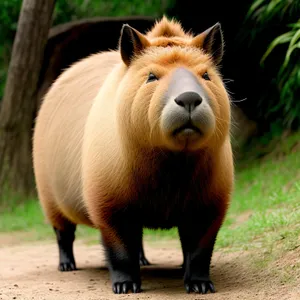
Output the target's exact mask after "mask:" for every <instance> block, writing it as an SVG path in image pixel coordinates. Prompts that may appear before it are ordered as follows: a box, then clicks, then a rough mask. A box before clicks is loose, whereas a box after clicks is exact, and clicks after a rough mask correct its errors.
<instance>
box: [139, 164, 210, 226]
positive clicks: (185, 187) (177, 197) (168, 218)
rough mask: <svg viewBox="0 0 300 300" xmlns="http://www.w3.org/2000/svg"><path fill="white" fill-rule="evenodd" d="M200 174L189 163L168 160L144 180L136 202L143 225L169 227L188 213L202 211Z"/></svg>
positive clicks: (176, 224)
mask: <svg viewBox="0 0 300 300" xmlns="http://www.w3.org/2000/svg"><path fill="white" fill-rule="evenodd" d="M201 175H203V174H202V173H201V172H200V173H199V172H198V170H197V169H196V166H195V164H193V162H191V161H179V162H178V161H176V162H174V163H172V161H170V162H168V163H166V164H164V165H162V166H161V167H160V168H159V169H158V170H157V172H156V173H154V174H150V176H149V177H148V178H145V180H143V182H142V183H140V186H139V187H138V193H137V199H136V203H137V207H138V209H139V215H140V217H141V221H142V223H143V225H144V226H145V227H149V228H171V227H174V226H178V224H179V223H180V221H182V219H183V218H184V216H186V215H188V214H190V212H192V211H195V210H198V209H201V206H202V203H203V201H202V198H203V197H204V194H205V193H204V191H205V190H207V186H206V185H207V182H206V180H201V177H203V176H201ZM201 181H202V182H201Z"/></svg>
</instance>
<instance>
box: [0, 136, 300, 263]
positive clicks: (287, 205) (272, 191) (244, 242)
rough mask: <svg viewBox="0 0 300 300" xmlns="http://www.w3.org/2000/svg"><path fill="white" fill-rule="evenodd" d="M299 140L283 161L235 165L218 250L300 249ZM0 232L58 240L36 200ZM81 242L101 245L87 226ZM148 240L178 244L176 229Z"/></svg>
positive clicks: (13, 212) (10, 216) (9, 214)
mask: <svg viewBox="0 0 300 300" xmlns="http://www.w3.org/2000/svg"><path fill="white" fill-rule="evenodd" d="M299 140H300V133H297V134H295V135H292V136H290V137H287V138H286V140H285V142H284V143H282V150H283V152H284V155H279V156H278V153H279V152H280V151H279V150H278V149H279V147H276V156H275V154H274V156H272V155H269V157H268V159H263V160H257V159H256V160H253V161H242V162H240V163H239V164H237V166H236V186H235V190H234V193H233V198H232V202H231V205H230V208H229V212H228V215H227V217H226V219H225V222H224V224H223V226H222V228H221V231H220V232H219V235H218V238H217V243H216V249H223V250H224V251H225V250H226V251H236V250H253V249H257V248H263V249H264V252H263V253H272V256H274V258H275V257H277V256H278V255H280V253H281V252H280V253H279V252H278V253H279V254H278V253H277V252H276V251H275V250H274V249H276V245H278V244H282V245H283V246H281V247H280V249H281V250H282V251H289V250H293V249H296V248H297V247H299V246H300V242H299V236H300V201H299V200H300V168H299V166H300V149H299V147H298V148H297V147H296V148H295V143H297V141H299ZM295 149H296V150H295ZM274 153H275V152H274ZM11 203H14V200H13V199H12V202H11ZM0 232H5V233H8V232H24V238H25V239H26V236H27V237H28V239H54V234H53V231H52V228H51V226H50V225H49V224H46V223H45V221H44V217H43V214H42V210H41V208H40V205H39V203H38V201H37V200H36V199H32V200H30V201H28V202H27V203H26V204H16V205H13V204H10V205H9V206H6V207H5V208H2V212H1V216H0ZM26 233H27V234H26ZM77 237H80V238H82V237H85V238H88V239H89V243H93V242H95V243H98V242H99V233H98V232H97V230H95V229H91V228H88V227H86V226H78V230H77ZM145 237H146V239H148V240H152V241H153V240H156V239H161V238H165V239H167V238H168V239H174V238H178V234H177V230H176V229H172V230H157V231H153V230H145ZM268 257H270V255H269V256H268ZM263 261H265V262H267V261H266V259H265V258H264V259H262V261H260V262H259V260H258V263H260V264H263V263H264V262H263Z"/></svg>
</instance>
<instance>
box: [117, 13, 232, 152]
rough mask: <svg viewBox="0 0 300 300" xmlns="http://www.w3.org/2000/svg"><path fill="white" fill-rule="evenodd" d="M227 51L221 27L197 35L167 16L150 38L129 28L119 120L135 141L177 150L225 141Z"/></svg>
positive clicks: (126, 27)
mask: <svg viewBox="0 0 300 300" xmlns="http://www.w3.org/2000/svg"><path fill="white" fill-rule="evenodd" d="M223 46H224V45H223V36H222V31H221V26H220V24H219V23H217V24H215V25H214V26H212V27H210V28H208V29H207V30H205V31H204V32H202V33H201V34H199V35H196V36H193V35H191V34H187V33H185V32H184V30H183V29H182V27H181V25H180V24H179V23H178V22H176V21H173V20H171V21H169V20H168V19H167V18H165V17H164V18H163V19H162V20H161V21H160V22H157V23H156V24H155V25H154V27H153V28H152V30H151V31H149V32H148V33H147V34H142V33H140V32H139V31H137V30H136V29H134V28H132V27H130V26H129V25H123V28H122V31H121V37H120V43H119V48H120V53H121V57H122V60H123V63H124V66H123V67H124V68H125V71H124V72H125V73H124V74H125V75H124V78H123V80H122V82H121V84H120V88H119V90H118V92H119V95H120V97H121V100H120V109H119V117H120V119H121V120H122V127H123V129H122V130H125V131H126V132H127V133H129V135H130V139H131V140H132V141H134V140H135V141H136V142H138V143H140V145H144V146H150V147H160V148H165V149H169V150H174V151H194V150H198V149H202V148H205V147H209V148H210V147H218V146H220V144H222V143H223V142H224V140H225V137H226V136H227V135H228V134H229V126H230V102H229V97H228V94H227V92H226V89H225V87H224V85H223V82H222V79H221V77H220V74H219V71H218V66H219V64H220V62H221V60H222V55H223Z"/></svg>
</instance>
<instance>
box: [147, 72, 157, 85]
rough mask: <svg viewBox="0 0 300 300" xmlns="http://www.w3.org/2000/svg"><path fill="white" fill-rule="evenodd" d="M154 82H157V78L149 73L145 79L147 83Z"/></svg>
mask: <svg viewBox="0 0 300 300" xmlns="http://www.w3.org/2000/svg"><path fill="white" fill-rule="evenodd" d="M155 80H158V78H157V77H156V76H155V75H154V74H153V73H150V74H149V76H148V79H147V83H148V82H152V81H155Z"/></svg>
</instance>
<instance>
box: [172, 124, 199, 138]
mask: <svg viewBox="0 0 300 300" xmlns="http://www.w3.org/2000/svg"><path fill="white" fill-rule="evenodd" d="M195 133H197V134H202V132H201V130H200V129H199V128H198V127H196V126H195V125H194V124H193V123H192V122H188V123H186V124H184V125H182V126H180V127H178V128H176V129H175V130H174V131H173V136H176V135H178V134H184V135H190V134H195Z"/></svg>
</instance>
